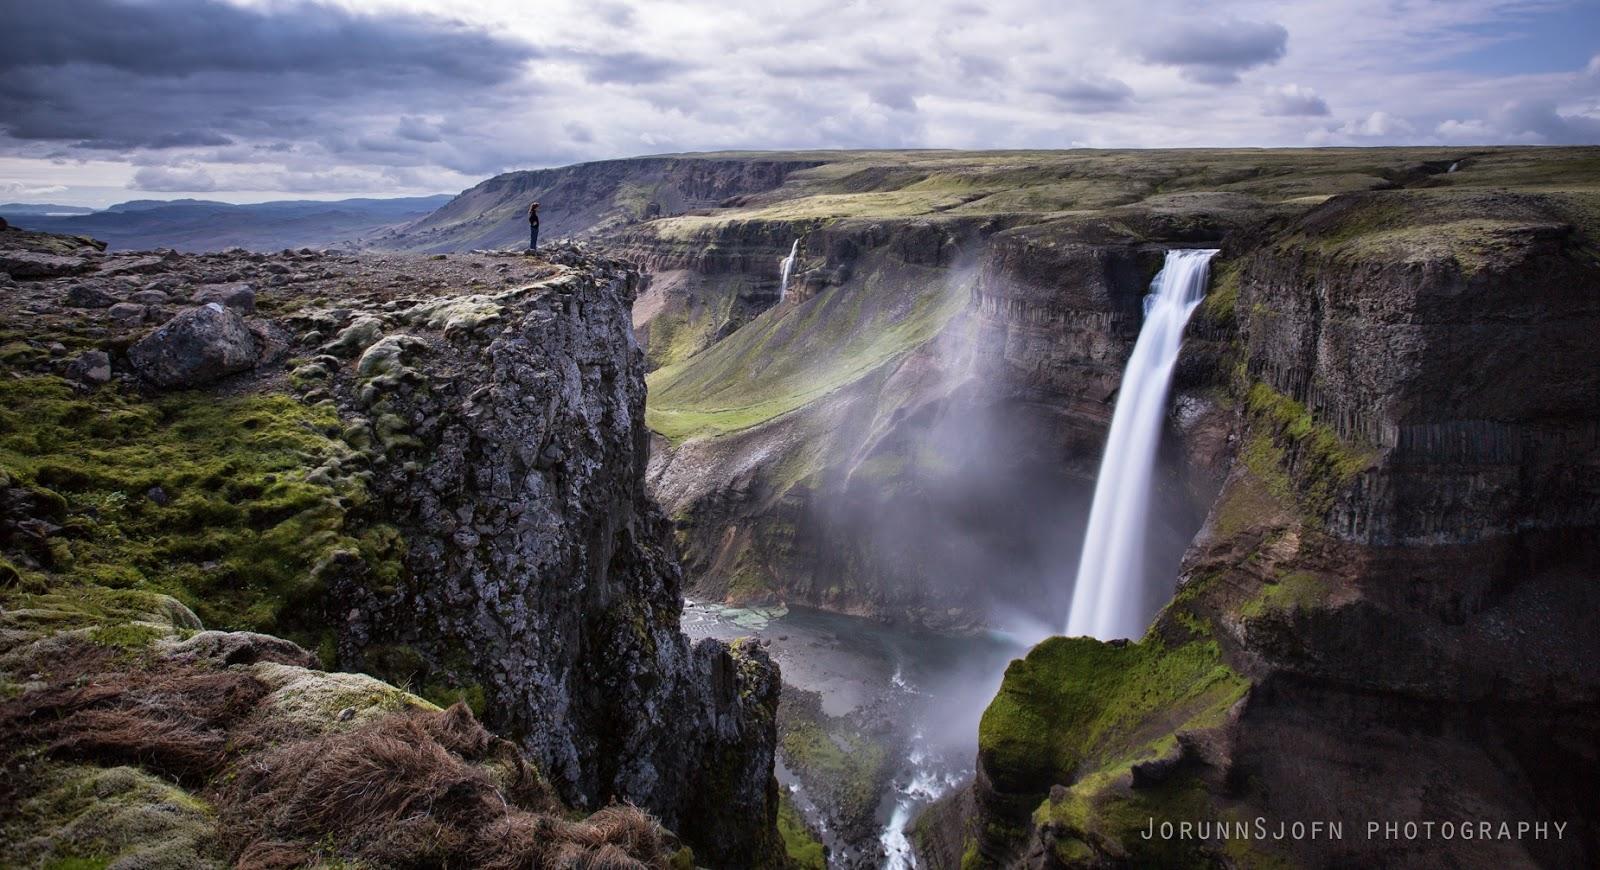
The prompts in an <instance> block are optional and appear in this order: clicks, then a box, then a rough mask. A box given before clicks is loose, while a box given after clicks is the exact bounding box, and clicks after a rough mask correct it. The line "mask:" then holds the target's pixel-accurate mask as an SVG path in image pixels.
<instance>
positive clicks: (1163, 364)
mask: <svg viewBox="0 0 1600 870" xmlns="http://www.w3.org/2000/svg"><path fill="white" fill-rule="evenodd" d="M1216 253H1217V252H1216V251H1215V250H1195V251H1168V252H1167V260H1166V263H1165V264H1164V265H1163V266H1162V267H1161V271H1160V273H1158V274H1157V275H1156V279H1155V281H1154V282H1152V283H1151V285H1150V294H1149V295H1148V296H1146V297H1145V298H1144V326H1143V327H1141V328H1140V330H1139V339H1138V341H1136V342H1134V345H1133V355H1132V356H1130V357H1129V358H1128V367H1127V369H1126V370H1125V371H1124V372H1123V374H1122V388H1121V390H1120V391H1119V392H1118V394H1117V407H1116V410H1115V411H1114V412H1113V413H1112V415H1111V432H1110V434H1109V435H1108V436H1107V437H1106V452H1105V456H1104V457H1103V458H1102V459H1101V460H1100V476H1099V477H1098V478H1097V479H1096V480H1095V487H1094V505H1093V507H1091V508H1090V510H1089V531H1088V533H1087V534H1086V535H1085V537H1084V541H1083V557H1082V558H1081V560H1080V561H1079V562H1078V581H1077V584H1076V585H1075V586H1074V587H1073V590H1072V609H1071V610H1069V611H1068V612H1067V632H1066V633H1067V634H1068V635H1089V636H1092V637H1097V638H1099V639H1101V640H1114V639H1116V638H1138V637H1139V636H1140V635H1142V634H1144V630H1145V628H1147V627H1148V625H1149V622H1150V618H1151V617H1152V616H1153V615H1154V614H1151V613H1147V612H1146V609H1147V605H1146V604H1145V602H1146V601H1148V600H1149V599H1150V598H1151V597H1152V596H1150V595H1149V594H1147V590H1146V589H1145V588H1144V587H1145V582H1146V581H1145V578H1144V545H1145V532H1146V529H1147V528H1148V525H1149V522H1148V519H1147V515H1148V514H1149V503H1150V480H1151V477H1152V475H1153V472H1154V466H1155V461H1156V446H1157V444H1158V443H1159V442H1160V440H1161V424H1162V418H1163V417H1164V416H1165V413H1164V412H1165V410H1166V406H1167V387H1168V386H1169V385H1170V384H1171V382H1172V369H1173V366H1175V365H1176V364H1177V362H1178V348H1179V347H1180V346H1181V344H1182V342H1183V326H1184V324H1185V323H1187V322H1188V320H1189V315H1190V314H1192V313H1193V312H1194V309H1195V307H1196V306H1198V305H1199V304H1200V300H1201V299H1202V298H1203V297H1204V296H1205V292H1206V277H1207V275H1208V273H1209V271H1210V267H1211V258H1212V257H1213V256H1215V255H1216Z"/></svg>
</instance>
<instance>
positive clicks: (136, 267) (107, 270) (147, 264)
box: [100, 257, 167, 275]
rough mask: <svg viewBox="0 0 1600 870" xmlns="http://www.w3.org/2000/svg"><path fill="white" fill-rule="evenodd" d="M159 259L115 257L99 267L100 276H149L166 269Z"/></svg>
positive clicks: (165, 265)
mask: <svg viewBox="0 0 1600 870" xmlns="http://www.w3.org/2000/svg"><path fill="white" fill-rule="evenodd" d="M166 267H167V263H166V260H164V259H162V258H161V257H115V258H112V259H111V260H110V261H109V262H107V263H104V264H103V265H101V266H100V274H102V275H149V274H152V273H154V272H160V271H162V270H164V269H166Z"/></svg>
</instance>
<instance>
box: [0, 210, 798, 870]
mask: <svg viewBox="0 0 1600 870" xmlns="http://www.w3.org/2000/svg"><path fill="white" fill-rule="evenodd" d="M100 248H101V246H99V245H97V244H95V243H93V242H91V241H90V240H87V239H77V238H69V237H61V236H47V235H43V234H37V233H28V232H23V231H20V230H16V229H9V230H5V231H3V232H0V267H3V269H4V271H5V274H6V277H5V278H3V279H0V280H3V283H4V288H3V291H0V294H3V295H0V365H3V368H4V373H3V374H0V393H3V394H4V400H3V401H0V405H3V410H0V469H3V470H0V487H3V491H4V500H3V504H4V507H3V511H0V550H3V556H4V560H3V561H0V596H3V610H0V719H3V721H4V726H3V727H0V735H3V736H0V759H3V764H4V765H5V770H6V774H5V777H4V786H3V790H4V799H3V800H0V829H3V830H4V832H5V834H4V837H3V838H0V839H3V842H4V843H5V847H4V850H5V852H4V859H3V862H4V863H7V864H13V863H14V864H17V865H19V866H21V865H28V866H33V865H38V866H68V865H69V864H70V862H72V861H90V862H93V861H99V862H101V863H100V864H95V865H94V866H106V865H108V864H111V865H115V866H174V867H176V866H185V867H187V866H213V865H217V866H220V865H224V864H230V863H233V864H238V865H241V866H254V867H267V866H301V865H303V864H326V863H329V862H334V863H337V862H341V861H350V862H357V863H361V864H363V865H365V866H396V865H399V864H404V865H407V866H504V867H521V866H591V865H594V864H595V863H596V862H598V865H603V866H661V867H666V866H687V865H688V864H689V863H691V862H692V863H693V864H695V865H700V866H715V867H746V866H754V865H758V864H766V863H770V862H772V861H775V860H779V859H778V858H777V857H776V856H777V855H778V854H779V853H778V851H777V850H778V849H779V848H780V847H779V846H778V844H777V839H776V838H777V832H776V827H775V819H776V813H777V797H776V783H775V781H774V780H773V776H772V764H773V744H774V741H775V724H774V719H775V715H776V704H777V686H778V682H777V670H776V667H775V666H774V665H772V664H771V662H770V661H769V659H768V658H767V656H766V655H765V653H764V652H763V651H762V650H761V649H760V648H759V647H756V646H753V645H746V644H723V643H720V642H716V641H702V642H700V643H698V644H695V645H693V646H691V645H690V644H689V643H688V641H687V640H686V639H685V637H684V636H683V635H682V634H681V633H680V631H679V628H678V623H679V613H680V610H681V607H682V595H681V589H680V587H681V584H682V578H681V574H680V571H679V568H678V563H677V559H676V557H675V554H674V550H673V542H672V539H671V537H670V531H669V527H668V525H667V522H666V520H665V519H664V518H663V516H662V515H661V513H660V512H659V509H658V508H657V507H656V506H655V504H654V503H653V502H652V501H651V499H650V498H649V497H648V495H647V494H646V492H645V481H644V471H645V464H646V454H647V451H648V435H647V431H646V429H645V428H644V417H645V408H644V404H645V403H644V396H645V385H644V356H643V353H642V351H641V350H640V349H639V347H638V346H637V344H636V343H635V342H634V340H633V338H632V330H631V326H630V323H629V319H628V318H629V306H630V304H631V303H632V301H633V297H634V294H635V290H636V287H637V281H638V278H637V275H636V274H635V273H634V272H633V271H632V270H631V269H630V268H628V267H626V266H624V265H623V264H621V263H618V262H615V261H612V260H607V259H605V258H603V257H599V256H596V255H593V254H590V253H587V252H585V251H583V250H581V249H578V248H573V247H560V248H556V249H553V250H550V251H547V252H545V253H543V254H541V255H540V256H537V257H524V256H498V255H450V256H443V255H439V256H433V257H426V256H421V255H371V256H367V255H363V256H335V255H331V254H326V253H321V252H315V251H311V250H303V251H298V252H296V251H284V252H282V253H279V254H271V255H264V254H249V253H246V252H243V251H230V252H226V253H222V254H214V255H203V256H194V255H181V254H175V253H172V252H170V251H167V252H160V251H158V252H152V253H140V254H115V255H109V254H106V253H104V252H103V251H102V250H101V249H100ZM480 721H481V723H482V724H479V723H480ZM486 729H492V730H486ZM586 814H587V818H585V815H586ZM70 865H71V866H79V865H78V864H70ZM83 866H88V865H87V864H85V865H83Z"/></svg>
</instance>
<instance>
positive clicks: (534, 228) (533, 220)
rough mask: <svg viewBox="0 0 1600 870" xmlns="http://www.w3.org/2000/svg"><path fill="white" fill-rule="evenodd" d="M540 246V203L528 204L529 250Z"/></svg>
mask: <svg viewBox="0 0 1600 870" xmlns="http://www.w3.org/2000/svg"><path fill="white" fill-rule="evenodd" d="M538 248H539V204H538V203H534V204H533V205H530V206H528V250H530V251H534V250H538Z"/></svg>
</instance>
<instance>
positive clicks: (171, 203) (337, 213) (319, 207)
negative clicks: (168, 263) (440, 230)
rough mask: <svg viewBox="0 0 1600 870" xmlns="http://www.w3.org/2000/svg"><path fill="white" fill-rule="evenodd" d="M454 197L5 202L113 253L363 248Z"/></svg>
mask: <svg viewBox="0 0 1600 870" xmlns="http://www.w3.org/2000/svg"><path fill="white" fill-rule="evenodd" d="M450 199H451V198H450V197H449V196H445V195H439V196H416V197H396V198H391V199H344V200H337V201H334V202H317V201H311V200H284V201H279V202H260V203H250V204H246V205H232V204H230V203H225V202H211V201H208V200H198V199H183V200H134V201H131V202H123V203H118V204H116V205H113V206H111V207H110V208H107V209H105V210H104V211H96V212H92V213H89V214H69V215H66V216H63V215H61V214H60V213H59V212H56V213H53V214H52V213H46V212H45V211H44V210H45V209H52V208H54V207H51V206H35V205H22V206H21V207H18V208H13V207H12V206H0V217H4V218H5V219H6V220H7V221H9V222H11V223H12V224H15V225H16V226H19V227H23V228H25V229H30V230H42V231H45V232H52V233H65V234H68V235H84V236H93V237H94V238H97V239H103V240H104V241H105V242H106V243H107V244H108V245H109V246H110V247H111V249H113V250H146V249H152V248H173V249H176V250H179V251H220V250H223V249H225V248H234V247H238V248H246V249H249V250H253V251H275V250H281V249H283V248H301V247H312V248H326V247H343V246H358V245H360V244H362V242H363V240H364V239H365V238H367V237H369V236H372V235H374V234H377V233H379V232H382V231H385V230H388V229H390V228H392V227H394V226H396V225H399V224H406V223H410V222H412V221H415V220H418V219H419V218H421V217H423V216H425V215H428V214H430V213H432V212H433V211H434V210H435V209H437V208H439V207H440V206H442V205H444V204H445V203H447V202H449V201H450Z"/></svg>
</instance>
